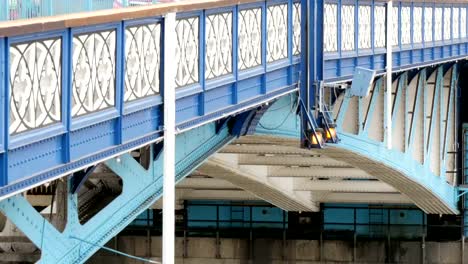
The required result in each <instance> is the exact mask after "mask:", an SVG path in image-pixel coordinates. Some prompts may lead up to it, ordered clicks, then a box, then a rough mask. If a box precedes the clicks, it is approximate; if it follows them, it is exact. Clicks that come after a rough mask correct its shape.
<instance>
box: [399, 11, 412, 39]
mask: <svg viewBox="0 0 468 264" xmlns="http://www.w3.org/2000/svg"><path fill="white" fill-rule="evenodd" d="M401 44H402V45H407V44H411V9H410V7H409V6H403V7H402V8H401Z"/></svg>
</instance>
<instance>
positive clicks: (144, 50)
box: [124, 23, 161, 102]
mask: <svg viewBox="0 0 468 264" xmlns="http://www.w3.org/2000/svg"><path fill="white" fill-rule="evenodd" d="M160 42H161V26H160V24H159V23H153V24H147V25H141V26H133V27H128V28H126V29H125V94H124V100H125V102H127V101H132V100H136V99H139V98H144V97H147V96H151V95H155V94H158V93H159V70H160Z"/></svg>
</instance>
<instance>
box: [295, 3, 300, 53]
mask: <svg viewBox="0 0 468 264" xmlns="http://www.w3.org/2000/svg"><path fill="white" fill-rule="evenodd" d="M299 54H301V3H294V5H293V55H299Z"/></svg>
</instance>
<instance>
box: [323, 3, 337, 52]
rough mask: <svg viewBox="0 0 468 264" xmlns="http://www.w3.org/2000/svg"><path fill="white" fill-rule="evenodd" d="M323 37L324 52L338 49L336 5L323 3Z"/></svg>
mask: <svg viewBox="0 0 468 264" xmlns="http://www.w3.org/2000/svg"><path fill="white" fill-rule="evenodd" d="M324 9H325V14H324V32H323V34H324V37H323V42H324V43H323V49H324V51H325V52H337V51H338V5H337V4H325V6H324Z"/></svg>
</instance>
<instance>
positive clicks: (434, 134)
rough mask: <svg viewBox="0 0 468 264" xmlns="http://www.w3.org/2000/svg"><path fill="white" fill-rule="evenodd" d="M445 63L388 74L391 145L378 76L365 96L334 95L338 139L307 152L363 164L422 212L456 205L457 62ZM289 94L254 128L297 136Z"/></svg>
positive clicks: (452, 209) (448, 211) (293, 100)
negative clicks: (391, 92) (390, 79)
mask: <svg viewBox="0 0 468 264" xmlns="http://www.w3.org/2000/svg"><path fill="white" fill-rule="evenodd" d="M450 66H451V67H448V66H447V67H444V66H440V67H437V68H424V69H422V70H421V71H419V72H417V74H414V73H413V74H412V75H411V74H409V73H404V74H402V75H401V76H399V77H398V78H396V79H395V82H394V88H393V89H394V94H395V95H394V97H393V103H392V104H393V111H392V119H393V129H392V134H393V138H394V140H393V142H394V143H393V147H392V149H387V147H386V145H385V142H386V140H387V139H386V138H385V135H384V133H383V132H384V125H385V123H384V118H383V114H384V110H383V109H384V108H385V107H387V106H385V105H384V101H383V92H384V87H383V82H382V78H380V79H378V80H376V82H375V84H373V89H372V93H371V95H369V96H368V97H367V98H365V97H364V98H359V97H352V96H350V95H349V91H346V92H343V93H342V94H341V95H340V96H339V97H338V98H336V101H335V103H334V105H333V112H332V113H331V114H332V115H333V118H334V120H336V124H337V132H338V138H339V139H340V142H339V143H337V144H327V146H326V147H325V148H324V149H321V150H318V149H316V150H315V152H314V153H321V154H323V155H325V156H328V157H331V158H333V159H336V160H342V161H344V162H346V163H348V164H351V165H352V166H355V167H356V168H359V169H362V170H364V171H366V172H367V173H369V174H370V175H373V176H374V177H376V178H377V179H379V180H381V181H383V182H386V183H387V184H389V185H391V186H393V187H394V188H395V189H396V190H398V191H400V192H401V193H403V194H405V195H406V196H407V197H409V198H410V199H411V200H412V201H413V202H414V203H415V204H416V205H418V207H420V208H421V209H422V210H424V211H425V212H426V213H439V214H440V213H446V214H454V213H458V209H457V208H458V206H457V203H458V199H459V197H458V190H457V187H456V184H457V179H456V174H455V173H456V166H455V164H456V157H455V153H456V152H455V151H454V148H456V147H455V146H456V143H455V144H454V142H457V136H456V134H457V132H456V131H457V130H456V129H455V127H457V125H456V124H457V118H456V115H457V114H456V109H457V107H456V105H457V99H456V98H457V90H458V87H457V79H458V70H457V65H456V64H455V65H450ZM426 74H427V75H426ZM429 76H431V77H429ZM296 100H297V98H295V97H294V96H292V95H291V97H287V96H286V97H283V98H281V99H280V100H278V101H277V102H276V103H275V104H274V105H272V106H271V107H270V109H269V111H268V112H267V113H265V114H264V116H263V118H262V119H261V120H260V122H259V126H258V127H257V130H256V131H257V133H258V134H261V135H270V136H276V137H283V138H291V139H298V140H299V138H300V137H301V136H302V133H303V132H301V129H300V127H301V126H300V122H301V121H300V118H299V116H297V115H296V112H297V109H298V106H297V104H298V103H297V101H296ZM318 151H320V152H318Z"/></svg>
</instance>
